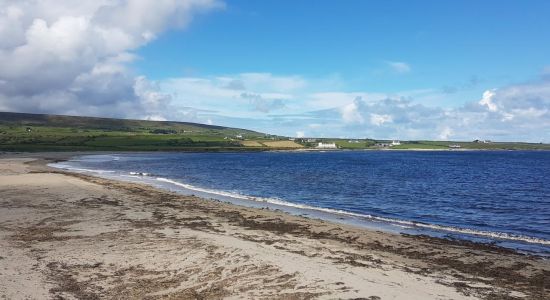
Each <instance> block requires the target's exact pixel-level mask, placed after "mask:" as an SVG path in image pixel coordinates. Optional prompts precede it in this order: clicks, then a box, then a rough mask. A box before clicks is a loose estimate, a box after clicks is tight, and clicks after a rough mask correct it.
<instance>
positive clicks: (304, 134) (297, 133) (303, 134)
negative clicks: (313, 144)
mask: <svg viewBox="0 0 550 300" xmlns="http://www.w3.org/2000/svg"><path fill="white" fill-rule="evenodd" d="M305 136H306V133H305V132H303V131H296V137H297V138H303V137H305Z"/></svg>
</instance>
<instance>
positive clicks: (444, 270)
mask: <svg viewBox="0 0 550 300" xmlns="http://www.w3.org/2000/svg"><path fill="white" fill-rule="evenodd" d="M404 151H407V150H404ZM81 154H85V153H78V155H81ZM94 154H97V152H94ZM73 155H75V154H74V153H37V154H31V155H29V154H18V155H7V156H0V178H1V180H0V187H1V189H0V193H1V196H2V197H0V198H2V199H3V202H2V207H3V209H2V211H4V212H7V211H11V212H16V211H19V210H21V211H26V212H27V213H28V212H29V211H30V212H32V213H31V215H32V216H34V215H36V217H35V218H34V219H33V218H32V217H31V218H30V219H31V221H25V222H26V223H25V222H23V221H22V220H20V219H18V215H17V214H15V216H13V215H11V214H10V215H9V216H6V215H4V214H3V215H2V216H1V219H0V232H1V233H2V235H1V236H2V247H4V246H5V247H7V248H8V249H11V250H13V251H12V252H11V253H13V254H14V255H13V256H9V255H8V256H5V255H2V259H0V266H2V265H4V266H6V264H7V266H8V274H9V272H10V271H12V270H10V268H9V266H10V263H12V264H14V263H15V261H17V259H21V257H22V256H24V257H27V258H26V259H28V260H29V263H30V262H31V261H35V260H37V261H38V265H39V266H40V267H39V268H38V269H37V270H34V271H31V270H29V272H30V273H29V274H31V273H32V274H34V273H40V274H42V275H43V276H45V277H47V278H49V280H51V281H52V282H53V283H54V286H52V287H50V289H49V290H46V291H44V292H45V293H47V294H48V295H50V296H51V297H53V296H54V295H67V294H69V295H71V294H72V295H73V296H75V293H77V292H82V291H83V290H84V291H85V292H86V293H89V294H90V295H95V294H97V295H101V296H107V297H108V296H113V295H119V296H121V295H124V294H116V292H117V291H118V292H120V284H123V283H118V284H116V283H113V282H111V281H112V280H113V279H114V278H113V275H112V274H114V273H116V271H117V270H118V271H120V272H122V275H121V276H122V278H125V277H124V276H126V275H128V276H134V275H135V274H134V273H135V272H138V271H139V272H138V273H141V275H143V277H146V276H145V275H147V274H149V275H151V274H156V275H157V276H160V277H161V278H162V279H158V278H157V279H156V280H150V282H149V281H147V280H146V279H143V280H145V281H146V282H147V284H146V286H147V287H148V288H149V289H148V290H147V291H143V290H141V289H140V287H138V286H131V287H127V288H128V289H130V290H132V291H135V292H136V293H137V292H139V293H141V294H136V295H138V296H139V295H141V296H146V295H153V294H154V293H160V294H156V295H162V296H163V297H164V296H166V298H169V296H170V295H172V296H173V295H174V294H175V293H180V295H183V296H182V298H186V297H187V298H193V292H196V293H199V294H201V295H203V296H207V298H208V297H209V296H210V297H214V298H216V297H235V296H236V295H239V294H241V293H242V294H243V295H248V296H247V297H249V298H256V297H258V298H262V297H267V296H266V295H263V296H262V295H261V294H260V290H261V288H260V287H259V286H255V287H254V286H252V285H250V284H248V285H247V284H246V283H244V282H241V281H242V280H240V279H239V280H237V279H235V278H233V277H231V276H229V273H228V271H227V270H228V269H230V267H231V266H233V267H235V268H236V271H234V272H236V273H237V275H238V274H240V273H239V272H240V271H239V270H240V269H239V268H237V267H241V268H243V266H246V265H248V264H257V263H258V262H261V263H263V264H264V265H269V266H271V268H266V271H265V272H261V270H258V269H246V268H244V269H246V270H247V271H248V273H247V272H245V273H242V274H240V275H239V276H238V277H239V278H241V279H242V278H249V279H251V278H253V279H254V280H256V281H257V280H266V279H270V280H271V279H273V280H272V281H271V282H270V284H268V288H266V287H265V286H263V288H264V289H266V290H267V291H270V292H272V293H273V292H275V291H277V294H278V295H281V296H283V295H285V296H287V299H294V298H297V299H300V298H317V297H319V298H356V297H364V298H366V299H369V298H367V297H371V299H378V298H372V297H380V298H381V299H386V298H392V297H397V298H396V299H476V298H482V299H525V298H526V299H544V298H547V297H549V296H550V292H549V291H548V286H549V280H550V278H549V277H550V262H549V261H548V260H544V259H541V258H540V257H534V256H529V255H522V254H519V253H516V252H515V251H512V250H507V249H504V248H500V247H495V246H491V245H485V244H477V243H473V242H467V241H450V240H445V239H440V238H433V237H427V236H412V235H403V234H401V235H399V234H392V233H386V232H380V231H372V230H367V229H365V228H357V227H353V226H350V225H344V224H335V223H330V222H326V221H322V220H316V219H309V218H304V217H300V216H292V215H289V214H286V213H283V212H279V211H273V210H262V209H254V208H248V207H240V206H236V205H232V204H227V203H222V202H216V201H212V200H206V199H202V198H198V197H192V196H182V195H179V194H176V193H172V192H168V191H164V190H159V189H155V188H153V187H150V186H146V185H141V184H135V183H127V182H120V181H113V180H107V179H103V178H98V177H91V176H88V175H83V174H75V173H68V172H63V171H59V170H57V169H52V168H49V167H47V166H46V163H48V162H53V161H56V160H63V159H66V158H68V157H70V156H73ZM3 157H19V158H4V159H2V158H3ZM64 182H67V183H68V186H70V187H71V188H73V189H76V190H78V191H79V192H78V193H76V194H77V195H78V194H81V195H80V196H83V195H82V194H85V195H84V196H86V197H80V198H79V197H77V198H79V199H72V200H71V201H69V200H67V199H69V198H71V191H70V190H69V191H67V189H68V188H67V187H65V186H67V184H62V185H60V184H59V183H64ZM40 191H42V193H43V192H44V191H47V192H46V193H45V194H41V193H40ZM72 192H73V193H74V191H72ZM25 193H26V194H33V193H34V194H35V195H36V196H37V198H36V199H35V200H36V201H38V202H40V203H39V204H37V203H33V201H32V200H29V199H28V196H27V198H24V199H25V201H23V198H21V197H23V195H24V194H25ZM93 195H96V196H93ZM97 195H101V196H99V197H98V196H97ZM75 197H76V196H75ZM42 198H43V199H42ZM61 199H65V200H61ZM46 200H47V201H56V202H55V203H58V205H55V206H52V205H48V203H44V201H46ZM18 201H23V202H24V203H25V204H22V203H20V202H18ZM47 201H46V202H47ZM46 206H47V207H46ZM63 209H68V211H73V210H74V216H72V215H69V216H66V213H65V211H63ZM88 210H89V211H88ZM111 210H115V211H116V212H114V213H115V215H112V216H110V217H107V216H106V217H105V218H106V219H105V218H99V220H94V219H93V218H88V219H86V218H84V220H83V221H79V219H78V218H76V216H78V215H82V214H84V215H87V214H90V213H93V212H94V211H95V212H96V213H98V214H101V213H105V214H107V215H109V214H112V213H113V212H111ZM128 211H131V212H132V213H131V214H129V213H128ZM48 214H53V216H48ZM116 214H118V215H116ZM120 215H122V216H123V217H122V218H121V216H120ZM45 216H46V217H45ZM19 217H21V216H19ZM83 223H86V225H89V226H91V228H92V230H91V231H92V232H90V229H89V228H87V227H86V226H85V224H83ZM176 231H178V233H176ZM83 233H84V234H83ZM120 234H125V235H128V237H126V238H123V240H124V242H127V244H125V245H126V246H127V247H128V248H131V249H133V252H132V251H130V252H131V254H127V253H126V254H124V255H123V256H118V257H117V254H116V253H118V252H117V251H116V250H117V249H118V248H119V246H120V245H119V240H118V239H119V238H121V236H120ZM127 238H129V239H131V238H135V239H137V240H129V241H126V240H125V239H127ZM190 239H191V240H193V243H195V242H196V245H195V246H196V247H197V248H198V249H203V250H204V251H206V252H208V251H207V249H210V248H212V247H217V248H216V249H218V250H219V251H217V250H216V251H214V252H213V253H210V254H211V256H212V257H208V258H204V257H200V258H196V261H195V262H193V261H187V263H189V266H187V265H185V264H183V265H182V264H179V265H178V263H174V262H171V261H170V260H169V259H168V258H165V259H164V260H163V259H159V260H160V262H159V261H155V260H154V259H153V261H147V260H144V259H140V260H138V261H137V262H139V264H138V265H141V267H140V268H142V269H143V270H142V269H139V268H138V269H139V270H138V269H136V268H137V267H136V265H132V264H131V263H130V266H129V265H126V268H120V265H121V261H123V260H124V258H125V257H126V256H127V257H136V256H138V257H142V256H143V255H144V253H141V252H139V251H138V250H136V247H137V248H139V247H141V246H142V245H143V243H144V242H145V244H147V245H148V247H149V248H148V251H149V253H160V252H163V251H165V252H166V251H167V252H168V253H170V257H174V255H176V256H177V255H178V254H180V255H182V253H180V252H178V251H179V250H174V249H172V248H170V247H168V245H169V244H170V243H176V244H178V241H179V244H180V246H181V241H189V240H190ZM197 239H198V240H197ZM73 240H75V241H78V242H79V243H82V242H84V244H86V242H90V243H91V242H98V240H101V243H99V244H101V245H103V242H104V241H103V240H106V241H108V243H109V245H111V247H108V246H106V247H104V248H97V247H92V249H93V250H97V253H95V252H96V251H92V252H93V253H92V254H89V255H88V256H90V255H91V257H84V258H81V257H71V258H70V259H65V258H64V257H62V256H61V255H59V253H57V252H58V250H57V248H56V250H53V249H52V246H54V245H58V244H61V246H62V247H61V249H62V250H63V249H64V250H65V251H68V252H71V251H73V250H75V249H73V248H79V247H81V245H78V244H79V243H76V242H75V241H73ZM136 241H139V243H137V242H136ZM153 242H154V243H153ZM148 243H149V244H148ZM163 247H164V248H163ZM166 247H168V248H169V249H168V250H167V249H166ZM209 247H210V248H209ZM249 248H250V249H249ZM220 249H221V250H220ZM251 249H252V250H253V251H252V250H251ZM186 250H187V252H189V251H190V250H189V249H186ZM113 251H114V252H115V253H112V252H113ZM231 251H233V252H232V253H238V254H239V255H236V256H231V255H229V256H227V255H226V256H224V255H225V254H223V255H222V254H221V253H230V252H231ZM8 252H9V251H8ZM187 252H185V251H184V253H187ZM101 253H106V254H103V255H106V256H107V257H108V256H113V257H117V258H116V259H115V258H113V259H112V261H111V263H112V264H113V266H110V265H108V264H107V261H102V257H101ZM93 254H95V256H94V255H93ZM119 255H120V253H119ZM197 255H198V254H197ZM154 256H155V255H153V257H154ZM160 256H162V255H160ZM199 256H200V255H199ZM218 256H220V258H219V259H218V258H216V257H218ZM246 256H249V258H246ZM127 257H126V258H127ZM91 258H93V259H91ZM237 258H238V259H240V260H241V263H240V264H239V263H237V265H236V266H234V265H235V263H232V262H229V261H233V260H235V259H237ZM282 258H284V259H282ZM289 259H290V260H291V261H292V263H290V264H289V263H288V262H285V261H286V260H289ZM82 260H86V261H87V262H86V263H82ZM79 261H80V263H77V262H79ZM90 261H93V263H91V262H90ZM199 262H200V263H201V264H203V265H204V266H206V267H204V268H202V269H211V268H210V267H214V266H215V267H216V268H218V267H222V268H223V269H222V270H220V271H219V272H218V273H220V274H218V273H216V274H210V273H208V276H206V275H205V274H202V273H203V271H204V270H202V271H197V272H198V273H197V274H202V275H204V276H206V278H208V279H207V280H205V282H206V283H204V284H199V282H198V281H197V280H196V279H198V278H199V277H200V276H198V275H197V274H195V275H197V276H198V277H196V278H191V277H193V276H187V278H184V277H185V276H183V275H184V274H180V273H178V271H177V270H182V269H185V268H184V267H189V268H191V267H192V266H195V268H196V267H197V264H198V263H199ZM246 262H248V264H247V263H246ZM96 263H99V264H100V265H98V266H96V267H93V266H94V264H96ZM159 263H160V264H161V265H163V266H165V267H168V266H172V264H175V266H174V268H175V267H177V266H179V269H177V268H176V269H174V270H173V271H174V273H175V274H176V275H173V274H171V275H170V276H168V275H166V274H160V273H162V272H160V271H159V270H158V267H159V265H158V264H159ZM243 263H244V264H243ZM71 265H72V266H73V267H72V268H67V266H71ZM11 266H13V265H11ZM74 266H76V270H77V271H76V274H74V272H75V268H74ZM90 266H91V267H90ZM131 266H133V269H131ZM117 268H118V269H117ZM251 268H252V267H251ZM130 269H131V270H130ZM269 270H271V271H269ZM308 270H315V272H313V273H312V272H311V271H308ZM159 272H160V273H159ZM249 273H254V275H251V274H249ZM260 273H266V274H260ZM267 273H269V274H267ZM40 274H35V275H36V276H37V278H38V277H40V276H42V275H40ZM44 274H45V275H44ZM98 274H101V275H102V276H105V277H101V276H99V275H98ZM106 274H107V275H106ZM109 274H111V275H109ZM27 275H28V274H27ZM91 275H94V276H96V277H94V278H96V279H98V280H99V281H100V282H101V283H100V284H96V283H93V284H92V282H90V281H89V280H88V281H87V280H86V279H87V278H89V276H91ZM0 276H6V275H5V274H4V273H2V275H0ZM178 276H179V277H178ZM247 276H248V277H247ZM281 276H282V277H281ZM338 276H339V277H338ZM153 277H154V276H153ZM63 278H64V279H63ZM140 278H141V277H140ZM201 278H202V277H201ZM229 278H233V279H232V280H233V281H231V280H229ZM338 278H339V279H338ZM61 279H63V280H61ZM67 279H70V280H72V281H70V282H72V283H73V285H74V286H73V287H72V288H71V287H68V286H63V285H61V283H60V281H65V282H66V281H67ZM37 280H39V279H37ZM170 280H172V281H170ZM228 280H229V283H228ZM316 280H321V282H322V284H316V283H315V281H316ZM167 281H169V283H167ZM245 281H246V280H245ZM221 282H223V283H224V284H225V283H227V285H229V287H230V288H233V290H228V289H227V288H224V287H223V285H224V284H221ZM190 283H195V285H191V286H187V285H186V284H190ZM56 284H57V285H56ZM182 286H183V287H182ZM388 286H391V287H392V288H388ZM75 287H78V289H75ZM99 287H101V288H99ZM237 287H238V288H242V289H243V290H242V291H241V290H235V288H237ZM13 289H17V286H16V285H15V284H14V285H8V286H7V288H6V287H3V288H2V289H0V293H3V294H7V295H14V290H13ZM77 290H78V291H77ZM15 291H16V290H15ZM52 291H53V292H52ZM102 293H103V294H102ZM209 293H211V294H209ZM399 295H401V297H399ZM403 295H406V296H405V297H403ZM441 295H444V296H443V297H441ZM128 297H130V296H128ZM281 298H284V297H281Z"/></svg>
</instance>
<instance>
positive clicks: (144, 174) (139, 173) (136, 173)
mask: <svg viewBox="0 0 550 300" xmlns="http://www.w3.org/2000/svg"><path fill="white" fill-rule="evenodd" d="M130 175H137V176H149V175H151V174H150V173H147V172H130Z"/></svg>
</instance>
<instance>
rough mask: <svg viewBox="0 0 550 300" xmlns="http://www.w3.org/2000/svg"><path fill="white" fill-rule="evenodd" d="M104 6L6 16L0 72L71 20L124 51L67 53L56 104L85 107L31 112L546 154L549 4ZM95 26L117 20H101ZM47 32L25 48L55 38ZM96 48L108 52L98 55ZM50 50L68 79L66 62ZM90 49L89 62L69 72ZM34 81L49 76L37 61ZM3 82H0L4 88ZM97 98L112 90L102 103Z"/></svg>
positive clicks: (190, 1)
mask: <svg viewBox="0 0 550 300" xmlns="http://www.w3.org/2000/svg"><path fill="white" fill-rule="evenodd" d="M29 1H30V0H29ZM22 2H25V1H22ZM61 2H64V1H61ZM88 2H89V3H88ZM103 2H104V3H103ZM119 2H120V3H119V4H117V5H118V6H117V7H111V6H112V5H114V4H112V3H111V2H109V1H95V2H94V1H83V3H85V4H83V5H81V7H84V8H76V7H71V5H68V4H66V3H64V4H58V5H60V6H63V7H62V8H63V9H56V10H51V11H48V9H50V8H43V10H40V8H38V9H35V8H33V10H32V11H31V9H30V8H29V7H28V6H27V7H24V6H18V5H19V4H13V3H17V2H13V3H12V5H13V6H14V7H17V8H21V10H22V11H23V12H22V15H23V16H27V15H28V18H27V19H28V20H27V22H26V23H25V22H22V21H21V20H22V19H24V18H23V17H20V16H19V15H16V16H17V17H18V18H19V19H18V20H19V21H21V22H20V24H21V30H20V31H19V32H20V33H19V34H24V37H23V35H22V37H21V39H22V40H23V42H22V46H17V45H16V46H14V45H8V46H4V48H3V50H4V51H5V52H8V54H9V51H11V50H13V55H12V56H13V57H11V60H8V58H10V57H9V55H6V58H5V59H6V61H7V62H8V63H11V64H15V63H16V62H15V61H14V60H13V59H14V57H15V56H16V55H19V54H18V53H19V52H22V51H15V50H16V48H17V47H24V46H25V47H27V48H29V47H30V46H32V45H34V44H33V43H36V42H35V41H34V40H33V41H31V40H30V38H29V36H30V37H32V35H29V34H25V33H28V32H29V31H30V30H33V29H35V28H34V26H33V25H35V21H36V19H37V18H40V19H43V20H45V24H46V28H47V29H53V28H54V27H55V26H56V25H59V26H58V27H59V28H63V30H65V29H66V28H65V27H63V26H62V25H63V24H65V23H66V22H65V23H64V22H62V21H66V19H67V18H68V17H69V16H70V17H71V18H73V19H74V18H80V16H82V20H84V21H83V22H84V23H85V25H86V26H85V27H83V29H82V30H83V31H85V32H84V33H85V34H84V35H85V36H86V34H87V36H90V35H96V34H97V32H98V30H104V29H105V28H109V30H110V31H109V32H115V31H116V32H118V31H120V32H121V33H122V34H123V35H124V37H125V38H126V39H127V40H128V42H126V43H123V42H121V40H124V39H121V38H120V36H119V37H116V38H115V37H114V36H109V38H112V40H109V39H107V38H105V36H104V35H101V36H100V38H98V39H97V40H101V41H100V42H97V44H92V43H93V42H94V41H95V40H94V39H90V40H91V41H90V42H88V43H90V44H89V45H84V46H82V47H81V48H77V47H76V46H74V49H73V48H70V50H71V51H73V52H75V53H76V54H74V56H75V57H76V58H79V59H80V60H79V61H80V63H77V62H76V60H75V62H74V64H75V68H76V69H78V72H77V71H75V73H74V74H72V75H67V74H62V75H64V76H65V77H63V80H65V82H69V83H67V87H66V88H65V90H60V91H59V93H58V94H60V95H61V94H63V95H65V94H67V93H69V94H70V95H69V96H71V97H72V98H75V99H77V100H67V101H77V102H78V101H80V102H85V103H84V104H85V105H80V106H79V107H84V108H82V109H76V108H75V109H62V108H61V107H67V103H69V102H64V103H65V106H62V104H63V103H57V102H55V105H53V104H48V103H50V102H48V103H45V102H44V101H42V102H41V103H40V105H38V107H42V108H41V109H40V110H41V111H46V112H60V113H78V114H83V113H84V114H93V115H107V116H119V117H138V118H150V119H171V120H182V121H194V122H201V123H213V124H219V125H227V126H237V127H246V128H251V129H256V130H260V131H264V132H269V133H276V134H283V135H289V136H302V135H305V136H337V137H373V138H400V139H459V140H470V139H475V138H491V139H497V140H529V141H550V136H549V134H547V133H539V132H545V131H550V130H548V129H549V128H548V127H549V125H550V120H549V118H550V117H549V115H550V112H549V111H550V104H549V103H550V100H549V96H550V92H548V90H549V85H550V83H549V81H550V79H549V78H548V77H549V76H550V75H549V74H550V55H548V53H550V18H549V17H548V15H550V2H549V1H535V0H528V1H469V0H468V1H404V0H402V1H395V0H393V1H359V0H355V1H352V0H350V1H217V0H187V1H181V2H173V3H172V2H170V1H167V2H166V3H164V2H163V3H157V2H155V1H141V2H135V3H133V1H119ZM52 3H53V2H52ZM57 3H60V2H57ZM67 3H70V2H67ZM98 3H99V4H98ZM136 3H139V4H136ZM167 3H168V4H167ZM170 3H171V4H170ZM174 3H177V4H174ZM52 5H53V4H51V5H50V7H51V6H52ZM105 8H107V9H105ZM59 11H61V12H60V13H59ZM108 11H117V12H118V13H119V15H121V16H123V17H122V18H119V19H120V20H119V19H117V20H116V21H113V20H110V19H109V18H110V17H112V16H110V15H109V14H108V13H106V12H108ZM52 12H55V13H56V14H58V15H54V16H53V17H52V14H53V13H52ZM13 16H14V13H13V12H12V13H11V14H10V13H9V10H8V9H6V10H5V11H4V12H3V15H2V14H1V13H0V25H1V24H3V23H2V19H4V20H7V21H5V22H4V23H6V24H7V22H8V21H10V20H13V18H14V17H13ZM113 16H114V14H113ZM48 18H49V19H48ZM1 28H2V26H0V35H2V33H3V31H2V30H1ZM59 28H56V30H55V31H54V30H50V31H47V30H45V31H43V32H40V34H41V35H43V36H40V38H37V40H38V41H39V42H43V41H44V40H49V39H52V40H55V38H59V37H58V36H55V33H56V32H57V33H58V32H59V31H60V29H59ZM68 28H69V27H68V26H67V30H68ZM73 28H74V26H73ZM77 28H80V27H78V26H77ZM73 30H74V29H73ZM4 31H6V30H4ZM6 32H7V31H6ZM14 32H15V31H14ZM101 32H103V31H101ZM4 34H5V33H4ZM12 34H15V35H17V33H12ZM67 36H69V35H67V34H64V35H63V36H62V38H63V39H65V40H66V39H67ZM25 39H26V40H25ZM25 42H26V44H25ZM83 43H85V42H83ZM102 43H103V44H102ZM73 44H74V43H69V45H70V46H67V47H73ZM111 44H115V46H112V47H114V48H115V50H112V51H106V50H105V48H109V47H111V46H110V45H111ZM78 45H79V44H78ZM0 47H2V45H0ZM14 47H15V48H14ZM52 47H53V46H52ZM79 47H80V46H79ZM53 48H54V49H53V50H52V51H54V55H58V56H59V57H55V58H56V60H59V61H60V65H62V64H61V62H64V66H65V67H67V59H68V58H67V51H68V50H67V49H61V50H63V51H61V50H59V49H58V48H59V47H53ZM86 49H87V50H86ZM90 49H93V50H92V52H93V53H94V54H95V56H94V59H92V60H91V61H90V62H89V63H88V64H86V65H84V64H83V63H82V60H83V59H88V58H89V56H90V55H89V52H90ZM36 51H41V52H43V51H44V50H36ZM94 51H95V52H94ZM73 52H70V53H71V54H73ZM35 56H36V55H35ZM1 59H2V57H1V56H0V60H1ZM70 63H73V62H72V61H71V62H70ZM70 63H69V66H71V64H70ZM14 67H17V66H14ZM44 67H45V68H54V67H52V58H51V57H50V58H49V60H48V61H47V63H46V62H45V63H44ZM60 68H61V67H60ZM15 69H17V68H15ZM98 70H109V71H108V72H107V71H101V72H99V73H98ZM55 71H56V72H57V69H55ZM52 72H53V71H52ZM59 72H61V71H59ZM79 72H80V73H79ZM117 72H118V73H117ZM54 73H55V72H54ZM100 73H101V77H100V75H99V74H100ZM18 74H19V73H18ZM55 74H57V73H55ZM83 74H88V77H90V78H92V79H89V78H88V77H86V76H83ZM106 74H107V75H106ZM8 75H9V76H8ZM2 76H3V77H2ZM33 76H34V75H33ZM60 76H61V75H60ZM71 76H73V77H74V78H73V77H71ZM13 78H14V77H13V74H4V75H2V74H1V72H0V79H3V80H4V82H8V83H9V82H10V81H9V80H14V79H13ZM83 78H84V79H83ZM121 78H125V79H124V80H125V81H124V84H126V85H128V86H127V88H126V89H124V88H120V86H124V84H123V83H122V82H123V80H122V79H121ZM21 80H22V79H21ZM48 80H49V79H48ZM83 80H84V81H85V80H89V81H93V82H94V83H96V84H97V82H101V84H100V85H99V86H101V87H102V90H101V91H89V92H86V93H84V92H82V91H83V90H87V89H88V88H86V89H83V88H81V87H80V86H79V85H80V84H83V82H82V81H83ZM1 82H2V81H0V96H1V95H2V93H1V92H2V90H1V88H2V85H1ZM62 82H64V81H62V80H61V79H60V81H59V83H57V82H56V83H55V84H56V86H57V85H61V83H62ZM115 83H116V84H115ZM51 85H53V83H52V84H51ZM75 85H77V87H75ZM106 86H117V88H116V89H114V90H116V94H113V93H111V92H110V89H108V88H107V87H106ZM47 88H49V89H48V90H51V88H50V87H49V86H48V87H47ZM126 90H127V91H128V93H129V94H131V95H125V94H124V91H126ZM75 91H76V92H75ZM40 93H44V91H40ZM48 93H51V92H48ZM4 94H7V93H4ZM21 94H25V95H27V94H28V92H27V91H25V93H23V92H21ZM48 95H49V94H48ZM98 95H99V96H101V97H105V98H108V99H111V100H109V101H107V100H101V101H100V100H98V99H97V97H99V96H98ZM25 97H28V96H25ZM57 97H60V96H59V95H57ZM64 97H65V96H64ZM67 97H68V96H67ZM68 98H70V97H68ZM56 99H58V98H56ZM82 99H89V100H82ZM117 99H118V100H117ZM1 100H2V98H1V97H0V108H2V107H3V106H4V107H6V109H10V107H16V108H15V109H19V110H21V109H26V110H28V109H31V107H36V103H34V102H32V101H31V100H29V105H27V106H21V105H22V104H18V105H19V106H17V105H15V104H13V103H11V106H10V103H7V104H6V103H4V105H3V106H2V102H1ZM12 101H13V100H12ZM132 101H133V102H132ZM4 102H6V101H4ZM30 103H32V105H31V104H30ZM81 104H82V103H81ZM17 107H20V108H17ZM130 107H133V108H132V109H130ZM136 107H138V108H136ZM34 110H36V108H35V109H34ZM537 124H538V125H537Z"/></svg>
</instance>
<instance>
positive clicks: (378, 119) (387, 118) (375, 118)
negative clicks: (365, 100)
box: [370, 114, 393, 126]
mask: <svg viewBox="0 0 550 300" xmlns="http://www.w3.org/2000/svg"><path fill="white" fill-rule="evenodd" d="M391 122H393V118H392V116H391V115H379V114H370V123H371V124H372V125H376V126H380V125H383V124H384V123H391Z"/></svg>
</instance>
